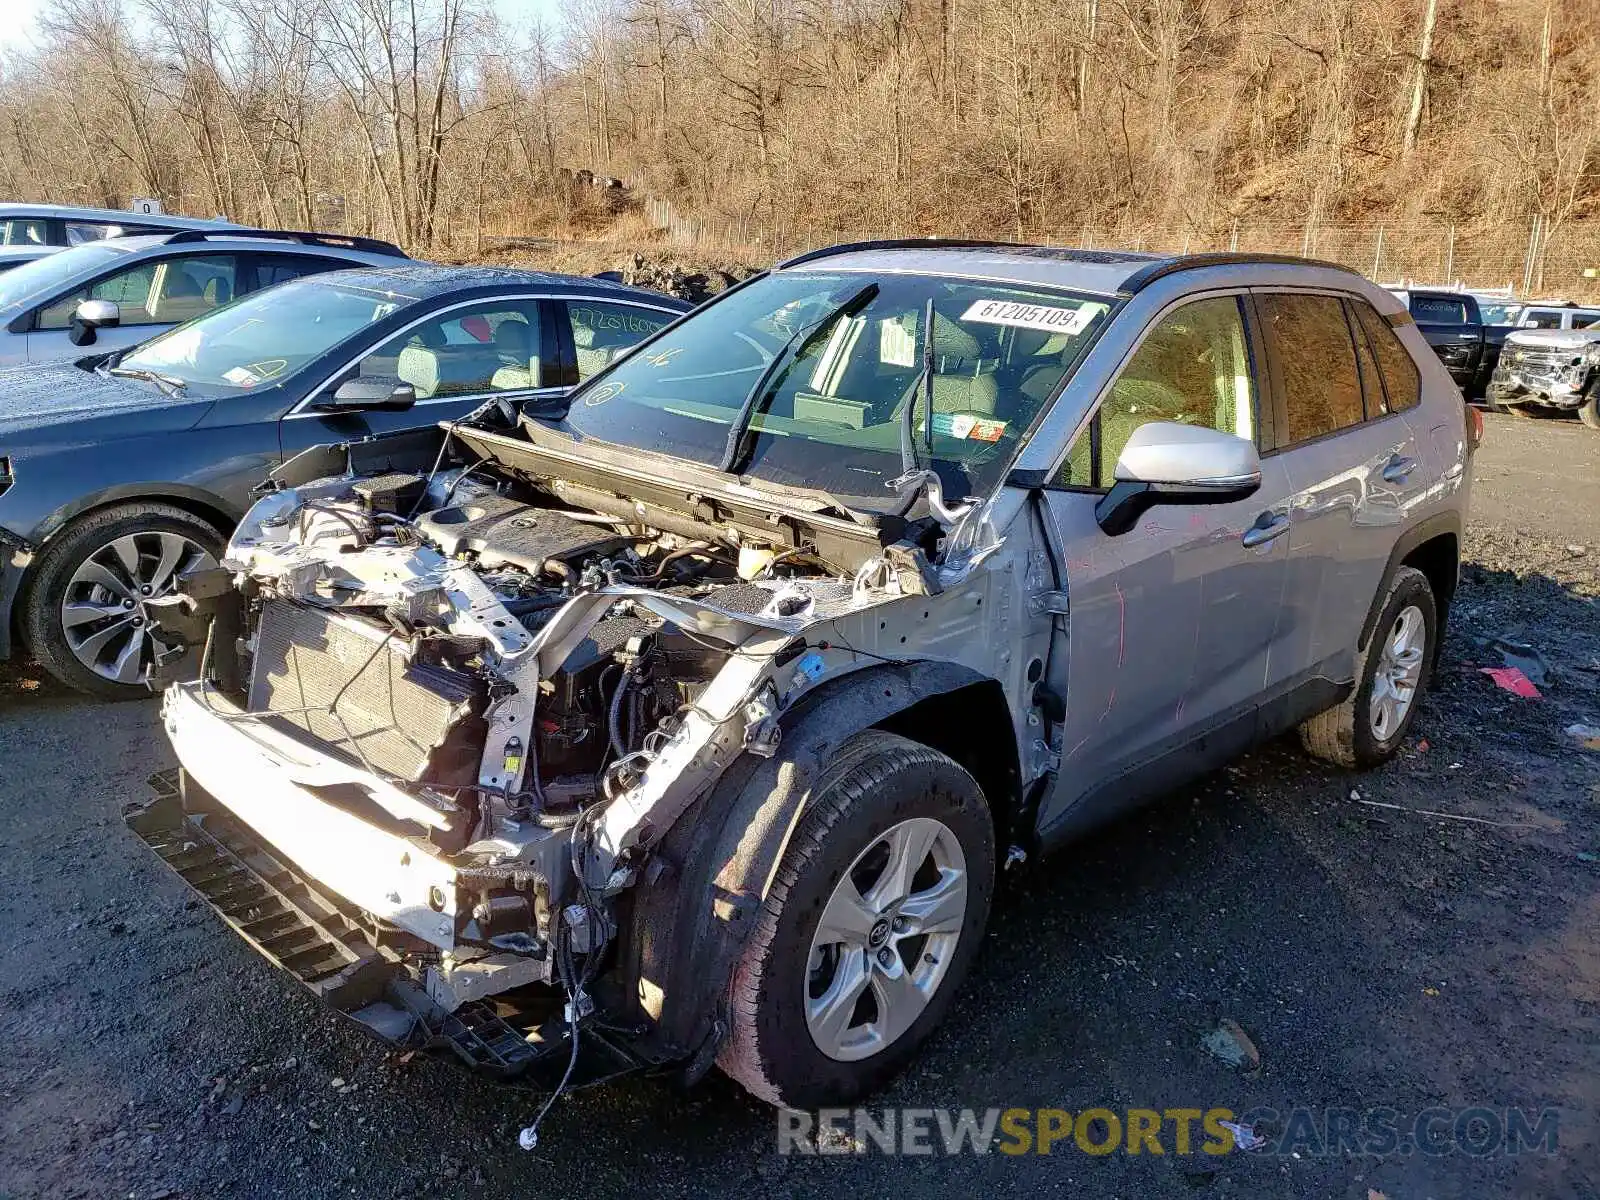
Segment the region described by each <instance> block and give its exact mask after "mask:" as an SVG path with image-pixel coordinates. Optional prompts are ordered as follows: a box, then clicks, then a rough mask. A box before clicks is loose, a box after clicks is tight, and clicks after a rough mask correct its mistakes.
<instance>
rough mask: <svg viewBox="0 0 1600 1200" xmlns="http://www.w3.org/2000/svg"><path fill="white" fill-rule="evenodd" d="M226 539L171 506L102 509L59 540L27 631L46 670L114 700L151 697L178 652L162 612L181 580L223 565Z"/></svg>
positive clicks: (47, 555) (42, 568) (35, 580)
mask: <svg viewBox="0 0 1600 1200" xmlns="http://www.w3.org/2000/svg"><path fill="white" fill-rule="evenodd" d="M222 550H223V539H222V535H221V534H220V533H219V532H217V530H216V529H215V528H214V527H213V526H212V525H210V524H209V523H207V522H205V521H203V520H201V519H200V518H199V517H196V516H195V515H194V514H193V513H189V512H185V511H184V510H183V509H181V508H177V507H175V506H173V505H170V504H157V503H149V504H119V505H116V506H114V507H111V508H104V509H100V510H99V511H97V512H93V513H90V514H89V515H88V516H86V517H83V518H81V519H80V520H78V521H76V522H74V523H73V524H72V525H69V526H68V527H67V528H66V529H65V530H63V531H62V532H61V533H60V534H58V535H57V536H56V537H55V538H53V539H52V540H51V541H50V543H49V544H48V545H47V546H46V548H45V550H44V553H43V554H41V555H40V556H39V561H38V563H37V565H36V567H35V570H34V572H33V577H32V579H31V581H30V582H29V584H28V587H27V594H26V596H25V598H24V600H23V607H22V630H23V635H24V637H25V639H26V641H27V643H28V648H29V649H30V650H32V651H33V654H34V657H36V658H37V659H38V660H39V663H40V665H41V666H43V667H44V668H45V670H47V671H49V672H50V674H51V675H53V676H55V677H56V678H57V679H59V680H60V681H61V682H62V683H64V684H66V685H67V686H68V687H72V688H76V689H78V690H79V691H83V692H88V693H90V694H92V695H96V696H101V697H104V698H105V699H108V700H133V699H138V698H140V697H147V696H149V695H150V690H149V688H148V687H146V686H145V683H144V680H145V676H146V675H147V674H148V672H149V670H150V667H151V666H152V665H153V663H154V662H155V658H156V655H157V654H158V653H165V652H167V651H168V649H169V645H170V644H171V643H170V641H169V640H164V639H163V636H162V629H161V622H160V615H161V613H160V606H159V605H155V604H153V603H152V602H153V601H156V600H159V599H161V598H162V597H164V596H169V595H171V594H172V592H173V590H174V589H175V588H176V587H177V581H178V577H179V576H180V575H182V574H183V573H184V572H185V571H189V570H192V569H194V568H197V567H211V566H216V564H217V560H218V558H219V557H220V556H221V554H222Z"/></svg>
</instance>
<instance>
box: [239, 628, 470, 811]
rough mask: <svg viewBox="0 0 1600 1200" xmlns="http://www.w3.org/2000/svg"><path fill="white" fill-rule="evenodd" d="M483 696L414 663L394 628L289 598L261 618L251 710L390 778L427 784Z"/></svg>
mask: <svg viewBox="0 0 1600 1200" xmlns="http://www.w3.org/2000/svg"><path fill="white" fill-rule="evenodd" d="M477 696H478V687H477V681H476V680H474V679H473V678H472V677H471V676H469V675H464V674H462V673H461V672H458V671H452V670H449V669H447V668H441V667H436V666H428V665H424V664H413V663H412V662H411V653H410V650H409V648H408V647H407V645H406V643H405V642H403V641H401V640H399V638H398V637H397V636H395V635H392V634H390V632H389V631H388V630H385V629H382V628H379V627H377V626H374V625H371V624H369V623H367V622H365V621H359V620H356V619H353V618H351V617H347V616H343V615H341V614H339V613H334V612H328V611H326V610H323V609H318V608H312V607H310V606H309V605H303V604H296V603H294V602H292V601H287V600H274V601H271V602H269V603H268V604H267V605H266V606H265V607H264V609H263V610H262V614H261V622H260V624H259V626H258V627H257V644H256V653H255V661H254V663H253V665H252V668H251V675H250V696H249V708H250V711H251V712H255V713H273V714H276V720H278V721H280V722H283V723H287V724H289V725H291V726H294V727H295V728H297V729H300V730H302V731H303V732H305V733H308V734H310V735H311V736H312V737H313V738H315V739H317V740H318V741H320V742H322V743H325V744H326V745H327V746H328V747H330V748H331V749H333V750H335V751H337V752H338V753H339V754H340V755H342V756H343V757H345V758H348V759H350V760H351V761H353V762H356V763H360V764H362V765H365V766H368V767H371V768H373V769H375V770H377V771H380V772H382V773H383V774H385V775H389V776H395V777H398V778H400V779H405V780H412V781H416V780H420V779H422V778H424V777H425V776H428V774H429V770H428V768H429V765H430V760H431V758H432V756H433V753H434V751H435V750H437V749H438V748H439V747H441V746H443V745H444V743H445V740H446V739H447V738H448V737H449V736H450V732H451V730H452V729H453V728H454V727H455V726H456V725H457V724H458V723H459V722H460V721H461V720H462V719H463V718H465V717H466V716H468V715H469V714H470V713H471V712H472V711H473V707H474V701H475V700H476V699H477Z"/></svg>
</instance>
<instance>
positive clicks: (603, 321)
mask: <svg viewBox="0 0 1600 1200" xmlns="http://www.w3.org/2000/svg"><path fill="white" fill-rule="evenodd" d="M674 318H675V314H673V313H664V312H657V311H656V310H655V309H651V308H640V307H639V306H638V305H635V304H613V303H609V302H607V301H604V300H568V301H567V320H568V322H569V323H570V324H571V326H572V345H573V350H574V353H575V355H576V358H577V362H578V382H579V383H582V382H583V381H584V380H586V379H588V378H590V377H591V376H593V375H597V374H599V373H600V372H601V371H603V370H605V369H606V368H607V367H609V366H610V365H611V363H612V361H613V360H615V359H616V358H618V357H620V356H621V355H622V354H623V353H624V352H626V351H628V350H631V349H632V348H633V347H634V346H636V345H638V344H639V343H640V342H642V341H644V339H645V338H647V337H649V336H650V335H651V334H652V333H655V332H656V331H658V330H660V329H662V328H664V327H665V326H667V325H668V324H670V323H671V322H672V321H673V320H674Z"/></svg>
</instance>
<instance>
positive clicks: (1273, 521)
mask: <svg viewBox="0 0 1600 1200" xmlns="http://www.w3.org/2000/svg"><path fill="white" fill-rule="evenodd" d="M1288 532H1289V518H1288V517H1286V516H1283V515H1282V514H1281V513H1280V514H1274V513H1262V514H1261V515H1260V516H1259V517H1257V518H1256V523H1255V524H1254V525H1252V526H1250V528H1249V529H1246V530H1245V531H1244V536H1243V537H1242V538H1240V539H1239V540H1240V541H1241V542H1243V543H1244V545H1245V548H1246V549H1254V548H1255V547H1257V546H1265V545H1266V544H1267V543H1268V542H1270V541H1274V540H1276V539H1277V538H1281V537H1282V536H1283V535H1284V534H1286V533H1288Z"/></svg>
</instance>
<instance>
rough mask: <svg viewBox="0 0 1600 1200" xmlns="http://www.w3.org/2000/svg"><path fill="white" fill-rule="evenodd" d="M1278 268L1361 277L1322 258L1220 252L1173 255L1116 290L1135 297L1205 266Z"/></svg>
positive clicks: (1139, 272)
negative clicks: (1321, 270) (1322, 270)
mask: <svg viewBox="0 0 1600 1200" xmlns="http://www.w3.org/2000/svg"><path fill="white" fill-rule="evenodd" d="M1263 264H1265V265H1268V266H1271V265H1274V264H1276V265H1278V266H1286V267H1326V268H1327V269H1328V270H1330V271H1343V272H1344V273H1345V274H1347V275H1360V274H1361V272H1360V271H1356V270H1354V269H1352V268H1350V267H1347V266H1344V265H1343V264H1342V263H1335V262H1324V261H1323V260H1322V259H1319V258H1301V257H1300V256H1299V255H1296V254H1238V253H1233V252H1230V251H1226V250H1223V251H1217V252H1215V253H1206V254H1185V255H1174V256H1173V257H1171V258H1162V259H1158V260H1156V261H1155V262H1153V263H1151V264H1150V265H1149V266H1147V267H1140V268H1139V269H1138V270H1137V271H1135V272H1134V273H1133V274H1132V275H1129V276H1128V277H1127V278H1126V279H1124V280H1123V281H1122V286H1121V287H1120V288H1118V289H1117V290H1118V291H1119V292H1120V293H1121V294H1122V295H1124V296H1132V295H1134V294H1135V293H1136V292H1139V291H1141V290H1142V289H1144V288H1147V287H1149V286H1150V285H1151V284H1152V283H1154V282H1155V281H1156V280H1158V279H1165V278H1166V277H1167V276H1168V275H1176V274H1177V273H1178V272H1179V271H1198V270H1200V269H1201V268H1203V267H1242V266H1251V265H1258V266H1259V265H1263Z"/></svg>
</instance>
